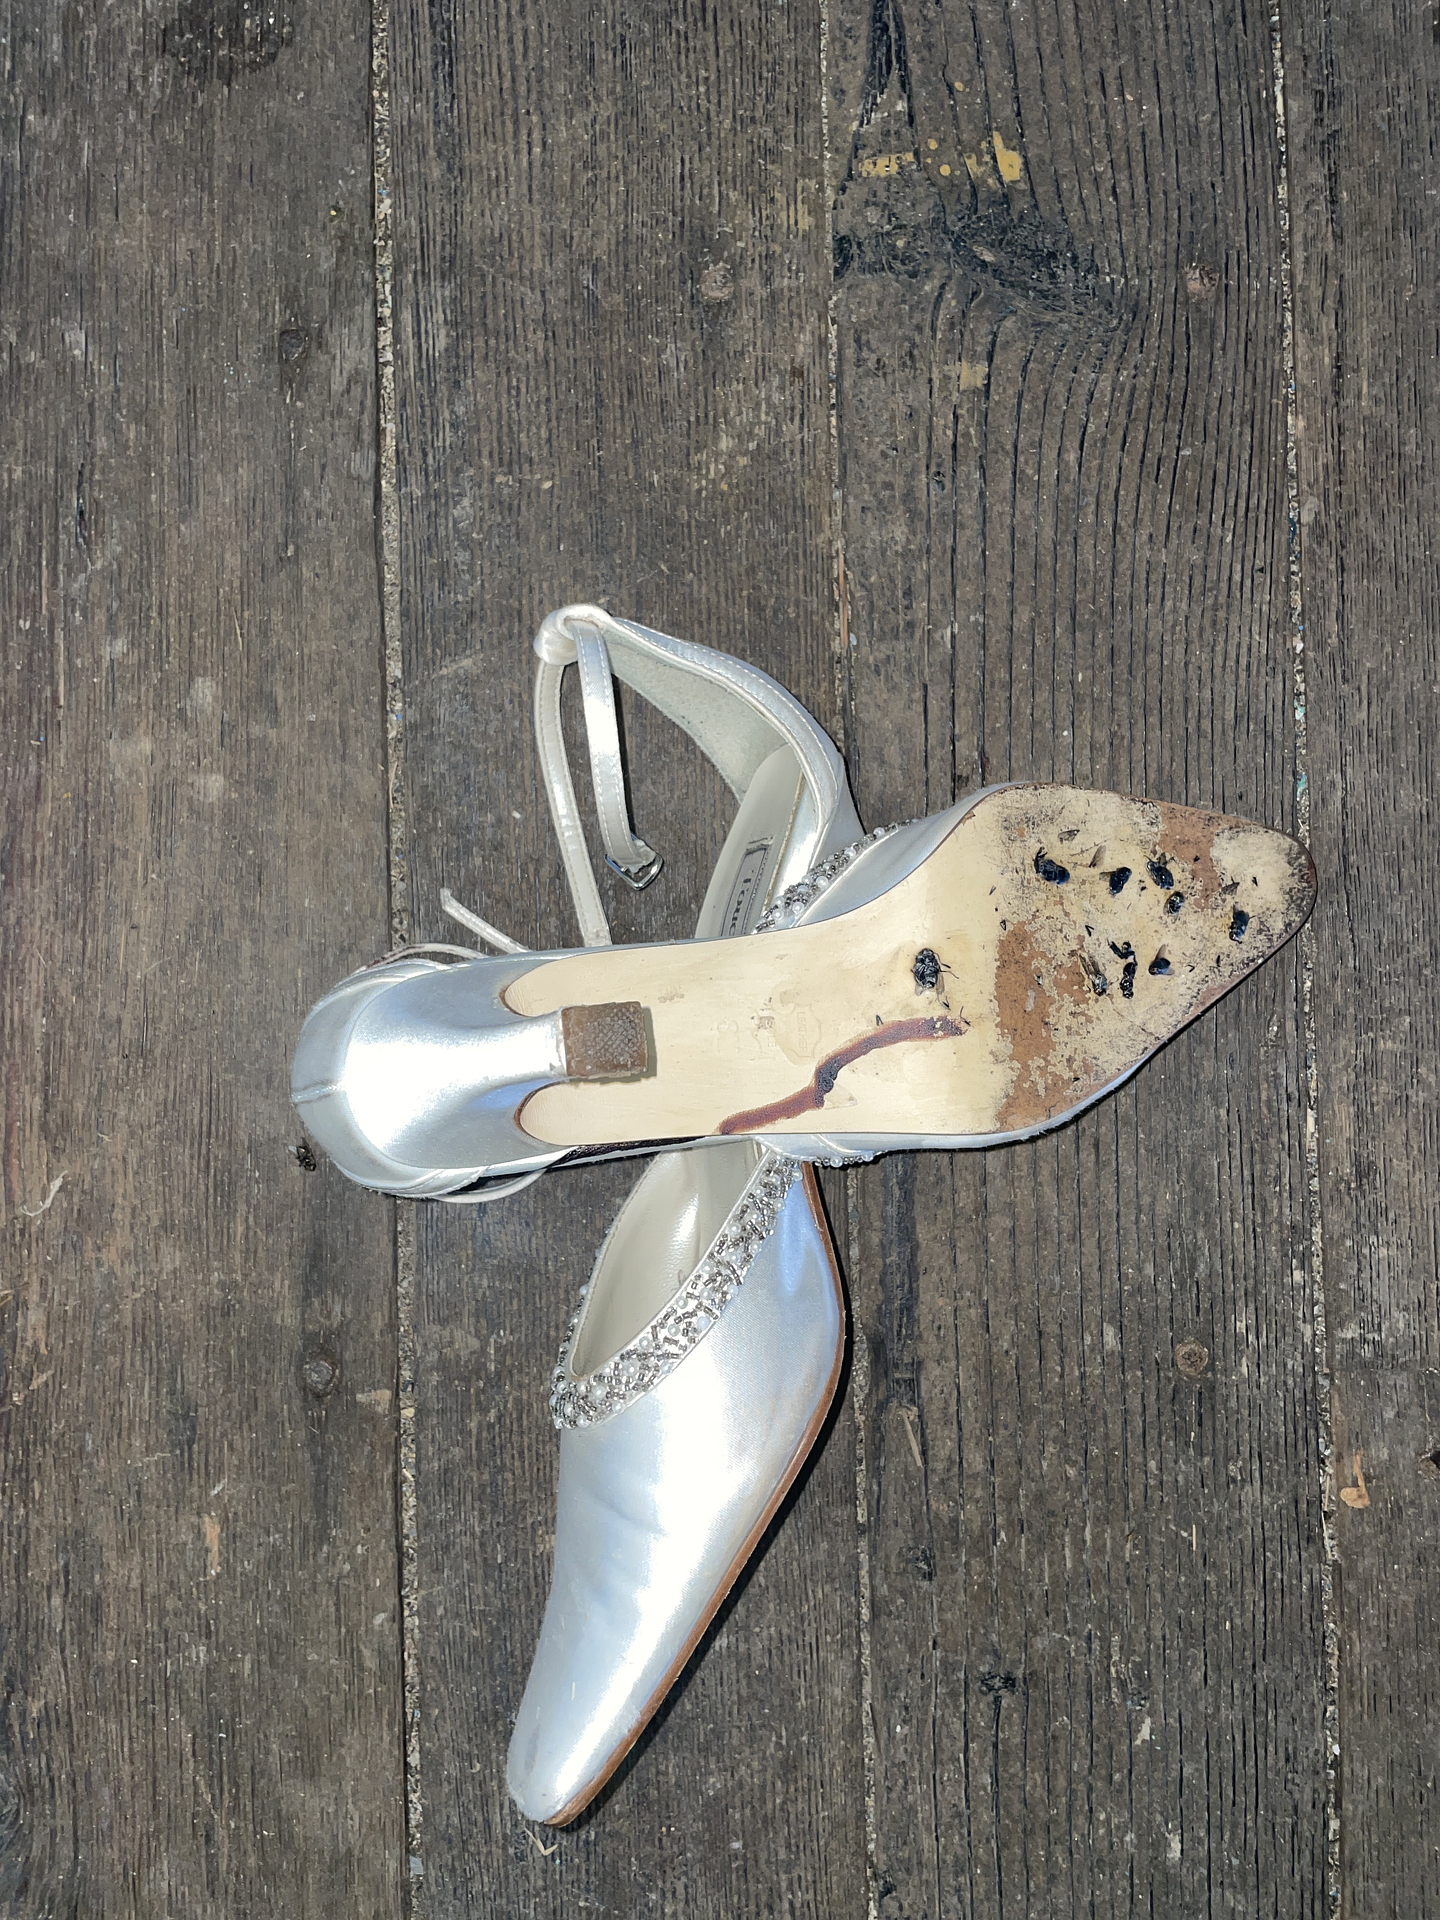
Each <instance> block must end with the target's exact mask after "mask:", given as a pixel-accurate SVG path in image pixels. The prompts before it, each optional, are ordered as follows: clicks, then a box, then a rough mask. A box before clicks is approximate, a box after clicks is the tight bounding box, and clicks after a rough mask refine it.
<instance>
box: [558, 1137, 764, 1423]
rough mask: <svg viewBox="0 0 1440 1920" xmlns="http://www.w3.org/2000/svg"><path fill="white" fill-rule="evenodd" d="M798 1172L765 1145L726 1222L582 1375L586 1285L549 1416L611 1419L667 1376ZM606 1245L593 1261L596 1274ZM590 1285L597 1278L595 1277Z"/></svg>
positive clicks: (728, 1291) (711, 1315)
mask: <svg viewBox="0 0 1440 1920" xmlns="http://www.w3.org/2000/svg"><path fill="white" fill-rule="evenodd" d="M799 1177H800V1162H799V1161H798V1160H790V1159H787V1158H786V1157H785V1155H784V1154H780V1153H772V1152H771V1151H769V1149H767V1150H766V1151H765V1152H764V1153H762V1154H761V1156H760V1162H759V1164H758V1166H757V1167H756V1169H755V1171H754V1173H752V1174H751V1176H750V1178H749V1180H747V1181H746V1183H745V1186H744V1189H743V1190H742V1192H741V1195H740V1198H739V1199H738V1200H737V1201H736V1202H735V1205H734V1206H733V1207H732V1208H731V1209H730V1212H729V1214H728V1215H727V1216H726V1219H725V1224H724V1225H723V1226H722V1227H721V1229H720V1231H719V1232H718V1233H717V1234H716V1236H715V1238H714V1239H713V1240H712V1241H711V1243H710V1245H709V1247H708V1249H707V1250H706V1252H705V1253H704V1255H703V1256H702V1257H701V1258H700V1260H698V1261H697V1262H696V1264H695V1267H694V1268H693V1270H692V1271H691V1273H690V1275H689V1277H688V1278H687V1279H686V1280H685V1281H684V1282H683V1283H682V1285H681V1286H679V1287H677V1288H676V1290H675V1292H674V1293H673V1294H672V1295H671V1296H670V1298H669V1299H668V1300H667V1301H666V1302H665V1305H664V1306H663V1307H662V1308H661V1309H660V1311H659V1312H658V1313H657V1314H656V1315H655V1318H654V1319H653V1320H652V1321H651V1322H650V1324H649V1325H648V1326H645V1327H642V1328H641V1329H640V1331H639V1333H637V1334H636V1336H635V1338H634V1339H633V1340H631V1341H629V1342H627V1344H626V1345H625V1346H623V1347H622V1348H621V1349H620V1351H619V1352H618V1353H617V1354H614V1355H612V1356H611V1358H610V1359H608V1360H607V1361H605V1363H604V1364H603V1365H602V1366H599V1367H597V1368H596V1369H595V1371H594V1372H593V1373H591V1374H587V1375H586V1376H585V1377H584V1379H580V1380H577V1379H576V1378H575V1376H574V1374H573V1373H572V1372H571V1370H570V1357H571V1355H572V1353H573V1352H574V1350H575V1337H576V1335H577V1334H578V1333H579V1331H580V1322H581V1320H582V1319H583V1317H584V1313H585V1303H586V1301H587V1300H588V1299H589V1297H590V1288H589V1287H588V1286H587V1287H586V1288H585V1290H584V1292H583V1293H582V1294H581V1296H580V1305H579V1306H578V1307H577V1308H576V1310H575V1314H574V1317H573V1319H572V1320H571V1322H570V1325H569V1326H568V1327H567V1328H566V1330H565V1339H564V1341H563V1343H562V1345H561V1348H560V1358H559V1360H557V1361H556V1363H555V1371H554V1373H553V1374H552V1376H551V1380H550V1414H551V1417H552V1419H553V1420H554V1422H555V1424H556V1426H557V1427H559V1428H561V1429H562V1430H563V1429H564V1428H566V1427H589V1426H593V1425H594V1424H595V1422H596V1421H597V1420H608V1419H609V1418H610V1416H611V1415H612V1414H616V1413H619V1412H620V1411H621V1409H622V1408H624V1407H628V1406H629V1405H630V1404H631V1402H632V1401H634V1400H638V1399H639V1398H640V1396H641V1394H642V1393H648V1392H649V1391H650V1389H651V1387H653V1386H655V1385H657V1384H658V1383H659V1382H660V1381H661V1380H663V1379H664V1378H665V1376H666V1374H667V1373H671V1372H673V1371H674V1369H675V1368H676V1367H678V1366H679V1364H680V1362H681V1361H682V1360H683V1359H684V1358H685V1357H686V1355H687V1354H689V1353H691V1352H692V1351H693V1350H694V1348H695V1347H697V1346H698V1345H699V1343H700V1342H701V1341H702V1340H703V1339H704V1338H705V1335H706V1334H707V1333H708V1332H709V1331H710V1329H711V1327H713V1326H714V1324H715V1322H716V1321H717V1320H718V1319H719V1318H720V1315H721V1314H722V1313H723V1312H724V1311H725V1309H726V1307H727V1306H728V1305H729V1304H730V1301H731V1299H732V1298H733V1296H734V1295H735V1294H736V1293H737V1292H738V1291H739V1288H740V1285H741V1282H742V1281H743V1280H744V1278H745V1276H746V1274H747V1273H748V1272H749V1271H750V1266H751V1262H752V1261H753V1260H754V1258H755V1256H756V1254H757V1253H759V1251H760V1249H761V1247H762V1246H763V1245H764V1244H765V1242H766V1240H768V1239H769V1237H770V1233H771V1231H772V1229H773V1228H774V1225H775V1221H776V1219H777V1218H778V1216H779V1213H780V1209H781V1207H782V1206H784V1204H785V1200H786V1196H787V1195H788V1194H789V1192H790V1189H791V1187H793V1186H794V1184H795V1182H796V1181H797V1180H798V1179H799ZM604 1258H605V1248H604V1247H603V1246H602V1247H601V1249H600V1257H599V1259H598V1260H597V1261H596V1263H595V1267H596V1272H598V1271H599V1269H600V1264H601V1262H602V1261H603V1260H604ZM591 1284H592V1285H593V1277H592V1282H591Z"/></svg>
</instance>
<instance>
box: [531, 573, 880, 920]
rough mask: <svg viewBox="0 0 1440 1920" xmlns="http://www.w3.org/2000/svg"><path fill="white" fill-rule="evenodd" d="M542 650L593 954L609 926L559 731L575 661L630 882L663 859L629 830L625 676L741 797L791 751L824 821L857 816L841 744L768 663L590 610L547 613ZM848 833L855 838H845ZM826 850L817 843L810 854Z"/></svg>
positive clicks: (570, 869) (556, 785)
mask: <svg viewBox="0 0 1440 1920" xmlns="http://www.w3.org/2000/svg"><path fill="white" fill-rule="evenodd" d="M535 652H536V654H537V656H538V657H539V662H540V665H539V669H538V671H537V673H536V677H535V735H536V743H537V746H538V749H539V757H540V766H541V771H542V774H543V777H544V781H545V792H546V798H547V800H548V801H549V804H550V817H551V819H552V820H553V821H554V823H555V833H556V837H557V839H558V840H559V842H560V855H561V859H562V861H563V862H564V867H565V876H566V879H567V880H568V881H569V884H570V892H571V896H572V898H573V899H574V902H575V911H576V914H577V916H578V918H579V921H580V934H581V938H582V940H583V941H584V943H585V945H586V946H587V947H595V946H608V945H609V944H610V928H609V924H608V922H607V920H606V918H605V909H604V907H603V906H602V905H601V901H600V893H599V889H598V888H597V886H596V884H595V873H594V868H593V867H592V865H591V860H590V852H589V849H588V847H587V846H586V844H585V834H584V830H583V828H582V826H581V824H580V810H579V808H578V806H577V805H576V801H575V788H574V784H573V782H572V780H571V777H570V767H569V762H568V760H567V758H566V753H565V738H564V734H563V733H562V731H561V725H560V691H561V683H562V681H563V679H564V675H565V669H566V667H568V666H572V665H574V666H577V667H578V668H579V670H580V691H581V699H582V708H583V713H584V718H585V729H586V735H587V745H588V749H589V758H590V776H591V779H592V781H593V782H594V787H595V800H596V809H597V813H598V816H599V823H600V836H601V840H602V841H603V843H604V849H605V858H606V862H607V864H608V865H609V866H610V867H611V868H613V869H614V871H615V872H616V873H618V874H620V876H621V877H622V878H623V879H625V880H627V881H628V882H629V883H630V885H631V886H634V887H644V886H648V885H649V883H650V881H651V880H653V879H654V878H655V875H656V874H657V873H658V872H659V871H660V864H661V863H660V859H659V856H658V855H657V854H656V853H655V852H654V851H653V849H652V848H651V847H649V846H648V845H647V844H646V842H645V841H644V840H642V839H640V838H639V837H638V836H637V835H636V834H635V833H634V831H633V830H632V827H631V823H630V812H629V807H628V804H627V799H626V787H625V769H624V763H623V761H622V759H621V755H620V732H619V723H618V718H617V714H616V708H615V691H614V681H615V680H616V679H620V680H623V681H625V683H626V684H627V686H630V687H632V688H633V689H634V690H635V692H636V693H638V694H639V695H640V696H641V697H642V699H645V700H647V701H648V702H649V703H650V704H651V705H652V706H654V707H655V708H657V709H658V711H659V712H661V713H663V714H664V715H665V716H666V718H667V719H669V720H673V721H674V722H675V724H676V725H677V726H679V727H681V728H683V730H684V731H685V732H686V733H688V734H689V736H690V738H691V739H692V740H693V741H694V742H695V744H696V745H697V746H698V747H699V748H700V750H701V752H702V753H704V754H705V756H706V757H707V758H708V759H709V760H710V761H712V762H713V764H714V765H715V767H716V769H717V770H718V771H719V773H720V775H721V777H722V778H723V779H724V781H725V783H726V785H727V786H728V787H729V788H730V790H731V792H732V793H733V794H734V795H735V796H736V798H737V799H740V800H743V798H744V796H745V793H746V790H747V789H748V787H749V785H750V782H751V781H752V779H753V778H754V776H755V773H756V771H757V770H758V768H759V767H760V766H761V765H762V764H763V763H764V762H765V761H766V760H767V759H768V758H769V756H770V755H771V754H773V753H774V752H775V751H776V749H777V748H780V747H784V748H786V749H787V750H788V751H789V752H790V753H791V754H792V755H793V756H794V758H795V761H796V764H797V767H798V769H799V771H800V773H801V775H802V778H803V780H804V783H805V787H806V790H807V791H808V792H809V794H810V795H811V797H812V802H813V808H814V812H815V816H816V818H817V820H819V819H827V820H829V819H832V816H833V824H834V825H835V826H836V827H837V829H839V828H842V827H843V826H844V823H842V822H841V821H840V820H839V818H838V813H839V811H841V810H843V811H844V812H845V813H846V814H847V816H849V818H850V820H852V821H853V809H852V808H850V807H848V806H846V807H845V808H843V809H841V807H840V802H841V799H842V797H843V796H844V794H845V777H844V768H843V766H842V765H841V761H840V756H839V755H838V754H837V753H836V751H835V748H834V746H833V744H832V743H831V741H830V740H829V739H828V738H827V737H826V735H825V734H824V733H823V732H822V731H821V729H820V728H819V727H818V726H817V725H816V723H815V722H814V720H812V719H811V717H810V715H809V714H808V713H806V712H805V710H804V709H803V708H802V707H801V706H800V705H799V703H798V702H797V701H796V700H795V699H794V698H793V697H792V696H791V695H790V694H788V693H787V692H786V691H785V690H784V688H783V687H780V686H778V685H777V684H776V682H775V681H774V680H772V679H771V678H770V676H769V674H767V673H762V672H761V671H760V669H759V668H757V667H751V666H748V665H747V664H746V663H745V662H744V661H741V660H736V659H732V658H731V657H729V656H728V655H723V654H716V653H713V652H712V651H711V650H710V649H709V648H707V647H700V646H695V645H693V644H692V643H690V642H688V641H684V640H676V639H674V638H672V637H671V636H670V635H668V634H662V633H655V632H652V631H651V630H650V629H649V628H648V627H642V626H640V625H638V624H637V623H636V622H635V621H631V620H617V619H616V618H615V616H614V615H613V614H610V613H607V612H606V611H605V609H604V608H603V607H597V606H586V605H579V606H571V607H562V608H560V609H559V610H558V611H557V612H555V613H551V614H547V615H546V617H545V619H544V620H543V621H542V622H541V625H540V631H539V632H538V633H537V634H536V636H535ZM858 824H859V823H858V822H854V825H855V826H856V827H857V828H858ZM843 837H844V838H845V839H853V838H854V837H855V836H854V834H852V833H849V832H848V831H845V832H844V834H843ZM825 850H827V851H828V849H825ZM819 851H821V849H820V848H819V847H818V846H817V847H816V848H814V849H813V850H812V856H811V857H812V858H813V856H814V853H818V852H819Z"/></svg>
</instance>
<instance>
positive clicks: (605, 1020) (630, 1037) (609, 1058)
mask: <svg viewBox="0 0 1440 1920" xmlns="http://www.w3.org/2000/svg"><path fill="white" fill-rule="evenodd" d="M560 1032H561V1035H562V1037H563V1039H564V1044H565V1076H566V1078H567V1079H569V1080H618V1079H634V1078H636V1077H637V1076H638V1075H640V1074H642V1073H644V1072H645V1070H646V1068H647V1067H648V1066H649V1064H650V1053H649V1048H648V1047H647V1046H646V1043H645V1013H644V1009H643V1008H642V1007H641V1005H640V1002H639V1001H638V1000H610V1001H605V1002H602V1003H601V1004H600V1005H598V1006H593V1007H562V1008H561V1009H560Z"/></svg>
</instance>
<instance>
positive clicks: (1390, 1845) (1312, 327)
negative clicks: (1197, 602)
mask: <svg viewBox="0 0 1440 1920" xmlns="http://www.w3.org/2000/svg"><path fill="white" fill-rule="evenodd" d="M1283 17H1284V21H1285V64H1286V78H1287V95H1288V102H1289V123H1290V135H1291V165H1292V181H1293V188H1294V195H1293V206H1294V252H1295V358H1296V379H1297V393H1296V410H1297V420H1296V449H1297V478H1298V486H1299V523H1300V524H1299V533H1300V542H1301V570H1302V585H1303V596H1304V614H1305V650H1306V661H1307V667H1308V676H1307V677H1308V684H1307V702H1306V705H1307V719H1308V727H1309V738H1310V757H1311V788H1312V800H1311V806H1312V817H1313V831H1314V844H1315V849H1316V857H1317V859H1318V860H1319V862H1320V864H1321V868H1322V871H1324V872H1325V874H1326V875H1327V879H1328V884H1327V886H1326V887H1325V888H1324V890H1323V891H1322V894H1321V904H1320V909H1319V912H1318V914H1317V918H1316V927H1315V974H1314V981H1315V984H1314V1006H1315V1034H1316V1048H1317V1060H1318V1081H1319V1118H1320V1126H1319V1154H1320V1178H1321V1196H1322V1221H1323V1227H1324V1247H1325V1275H1326V1304H1327V1317H1328V1326H1329V1333H1330V1353H1329V1363H1330V1378H1331V1390H1332V1393H1331V1425H1332V1434H1333V1440H1334V1447H1335V1462H1334V1466H1335V1476H1336V1480H1337V1482H1338V1494H1339V1497H1338V1500H1337V1502H1336V1506H1335V1511H1334V1524H1335V1529H1336V1546H1337V1551H1338V1567H1337V1582H1336V1595H1337V1601H1338V1614H1339V1659H1340V1700H1339V1705H1340V1753H1339V1756H1338V1759H1339V1812H1340V1833H1341V1861H1340V1866H1341V1877H1340V1888H1339V1892H1340V1910H1341V1911H1342V1912H1343V1913H1345V1914H1357V1915H1358V1914H1365V1915H1372V1914H1373V1915H1377V1916H1380V1915H1387V1916H1388V1915H1394V1916H1399V1915H1410V1914H1419V1913H1426V1912H1430V1911H1433V1910H1434V1909H1435V1907H1436V1905H1437V1904H1440V1843H1437V1836H1436V1834H1435V1831H1434V1816H1433V1809H1434V1802H1435V1790H1436V1780H1437V1760H1436V1756H1437V1753H1440V1685H1437V1681H1436V1673H1435V1661H1434V1652H1433V1650H1434V1647H1435V1644H1436V1638H1437V1635H1440V1601H1437V1597H1436V1595H1437V1585H1440V1467H1437V1460H1436V1455H1437V1451H1440V1291H1437V1287H1436V1252H1435V1249H1436V1237H1437V1227H1440V1203H1437V1197H1436V1187H1435V1173H1434V1169H1435V1159H1436V1119H1435V1114H1436V1104H1435V1093H1436V1081H1437V1060H1440V1027H1437V1009H1436V1003H1435V996H1434V992H1433V989H1432V985H1431V970H1432V961H1431V958H1430V956H1431V955H1433V953H1434V951H1435V947H1436V943H1437V940H1440V915H1437V911H1436V904H1435V890H1434V881H1433V862H1432V861H1430V860H1429V859H1428V857H1427V846H1426V837H1425V836H1426V831H1427V827H1428V823H1429V820H1430V818H1431V817H1432V815H1433V812H1434V807H1435V799H1436V784H1437V783H1436V766H1435V752H1434V740H1435V737H1436V721H1437V715H1440V699H1437V686H1436V682H1437V680H1440V671H1437V653H1440V575H1437V569H1436V557H1435V528H1436V525H1437V522H1440V458H1437V438H1436V425H1435V422H1436V413H1437V408H1440V358H1437V353H1440V298H1437V285H1440V247H1437V240H1436V206H1437V196H1440V144H1437V134H1436V127H1437V123H1440V122H1437V111H1440V27H1437V23H1436V20H1435V15H1434V8H1433V7H1432V6H1428V5H1427V6H1422V5H1420V4H1418V3H1417V0H1410V3H1409V4H1403V3H1402V4H1390V5H1384V6H1380V7H1376V8H1371V9H1369V10H1367V12H1366V14H1365V15H1364V17H1363V18H1351V17H1349V16H1348V15H1346V14H1345V12H1344V10H1343V9H1340V10H1332V9H1330V8H1322V7H1319V6H1315V5H1310V4H1305V5H1298V6H1295V7H1293V8H1287V9H1286V10H1285V13H1284V16H1283Z"/></svg>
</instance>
